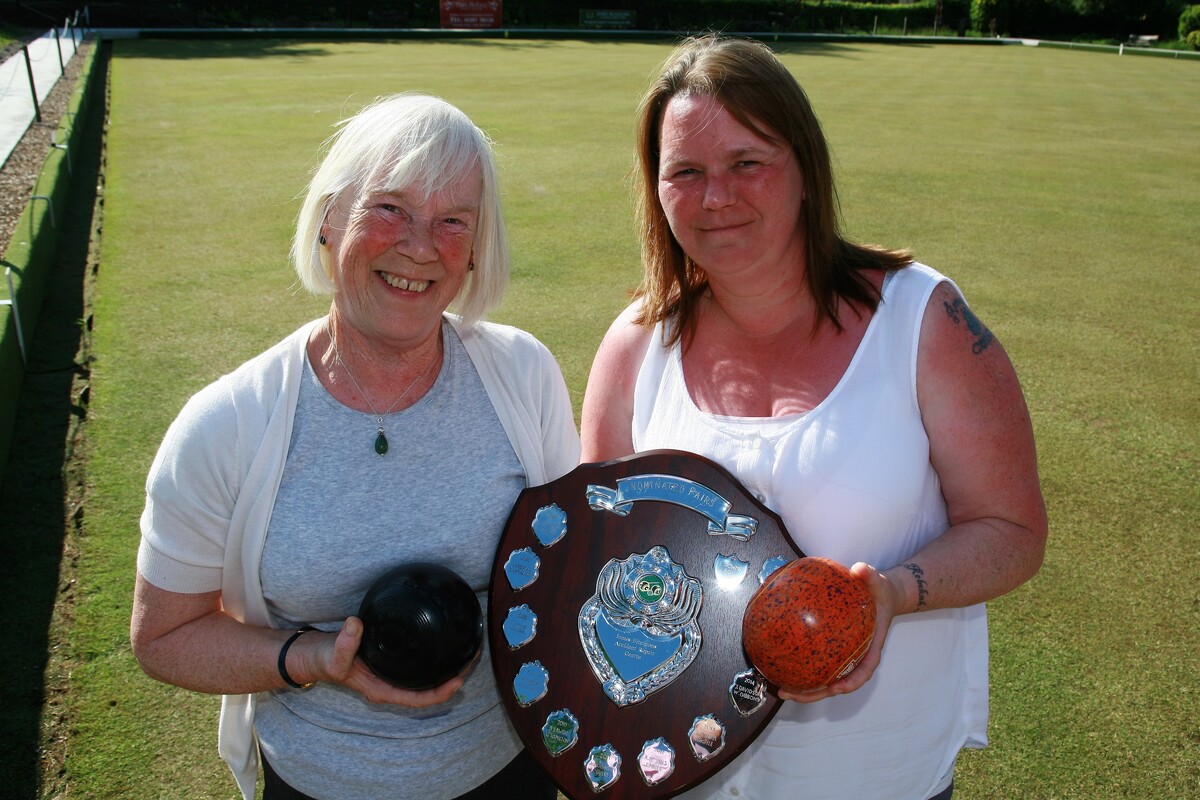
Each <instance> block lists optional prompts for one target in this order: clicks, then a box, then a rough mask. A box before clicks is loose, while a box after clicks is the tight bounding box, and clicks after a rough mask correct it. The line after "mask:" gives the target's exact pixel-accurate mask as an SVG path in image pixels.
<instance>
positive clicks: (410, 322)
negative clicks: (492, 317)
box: [321, 169, 483, 347]
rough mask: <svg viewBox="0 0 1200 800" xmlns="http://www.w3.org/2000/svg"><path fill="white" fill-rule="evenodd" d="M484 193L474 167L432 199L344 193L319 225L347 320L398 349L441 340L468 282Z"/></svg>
mask: <svg viewBox="0 0 1200 800" xmlns="http://www.w3.org/2000/svg"><path fill="white" fill-rule="evenodd" d="M482 189H483V180H482V178H481V176H480V174H479V171H478V170H477V169H476V170H472V171H471V172H470V173H467V174H466V175H465V176H464V177H462V178H460V179H459V180H457V181H455V182H453V183H450V184H448V185H447V186H446V187H445V188H444V189H443V190H442V191H440V192H437V193H435V194H433V195H431V196H430V197H428V198H425V197H422V194H423V193H421V192H415V191H412V190H398V191H394V192H386V191H378V192H372V191H366V192H361V193H359V192H354V191H346V192H344V193H343V194H342V196H341V197H339V198H338V200H337V202H336V203H335V204H334V206H333V209H332V210H331V211H330V213H329V216H328V218H327V219H326V220H325V224H324V225H323V226H322V228H321V233H322V235H324V236H325V238H326V239H327V244H326V246H327V247H329V248H330V252H331V254H332V256H333V259H334V265H335V267H334V281H335V284H336V286H335V290H334V296H333V304H334V309H335V311H336V313H337V314H338V315H339V316H340V318H341V320H342V321H343V322H344V323H348V324H349V325H351V326H352V327H354V328H355V329H356V330H357V331H358V332H359V333H360V334H362V335H364V336H368V337H372V338H379V339H381V340H385V341H388V342H389V343H391V344H392V345H393V346H400V347H404V346H415V345H417V344H419V343H421V342H422V341H425V340H427V338H428V337H431V336H434V335H436V333H437V331H438V330H440V325H441V315H442V312H443V311H445V310H446V307H447V306H449V305H450V303H451V302H452V301H453V300H454V298H455V297H457V296H458V292H459V289H461V288H462V285H463V282H464V281H465V280H466V276H467V270H468V265H469V264H470V262H471V258H472V248H473V247H474V244H475V233H476V230H477V228H478V223H479V204H480V197H481V196H482Z"/></svg>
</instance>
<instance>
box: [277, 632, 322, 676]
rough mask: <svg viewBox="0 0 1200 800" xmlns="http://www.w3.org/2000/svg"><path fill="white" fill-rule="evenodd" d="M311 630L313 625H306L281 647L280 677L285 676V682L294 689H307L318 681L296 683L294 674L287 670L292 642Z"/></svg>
mask: <svg viewBox="0 0 1200 800" xmlns="http://www.w3.org/2000/svg"><path fill="white" fill-rule="evenodd" d="M311 630H313V627H312V626H311V625H305V626H304V627H303V628H301V629H300V630H298V631H296V632H295V633H293V634H292V635H291V636H289V637H288V640H287V641H286V642H284V643H283V647H281V648H279V677H281V678H283V682H284V683H286V684H287V685H288V686H291V687H292V688H293V689H307V688H308V687H310V686H312V685H313V684H314V683H316V681H312V682H311V683H296V682H295V681H294V680H292V676H291V675H288V671H287V652H288V648H290V647H291V646H292V642H294V641H296V640H297V639H299V638H300V637H301V636H303V635H304V634H306V633H308V632H309V631H311Z"/></svg>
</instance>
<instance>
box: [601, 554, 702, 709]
mask: <svg viewBox="0 0 1200 800" xmlns="http://www.w3.org/2000/svg"><path fill="white" fill-rule="evenodd" d="M703 600H704V588H703V584H702V583H701V582H700V581H699V580H697V579H695V578H693V577H691V576H690V575H688V574H687V573H686V572H684V570H683V567H682V566H681V565H679V564H676V563H675V562H673V561H672V560H671V554H670V553H668V552H667V549H666V548H665V547H661V546H657V545H656V546H654V547H651V548H650V550H649V552H647V553H645V554H641V555H639V554H637V553H634V554H631V555H630V556H629V557H628V558H626V559H625V560H623V561H621V560H618V559H615V558H614V559H612V560H610V561H609V562H608V563H607V564H605V565H604V568H603V569H601V570H600V574H599V575H598V576H597V578H596V593H595V594H594V595H592V597H591V598H590V599H588V601H587V602H586V603H584V604H583V608H581V609H580V611H579V640H580V641H581V642H582V643H583V651H584V654H585V655H586V656H587V660H588V663H589V664H590V665H591V667H592V672H593V673H595V675H596V679H597V680H599V681H600V684H601V686H603V687H604V693H605V694H607V695H608V696H609V698H610V699H611V700H612V701H613V702H614V703H616V704H617V705H618V706H627V705H631V704H633V703H638V702H641V701H642V700H645V699H646V696H647V695H649V694H652V693H654V692H656V691H658V690H659V689H661V688H663V687H664V686H667V685H669V684H670V683H671V682H672V681H674V680H675V679H676V678H677V677H679V675H681V674H682V673H683V671H684V670H686V669H687V668H688V667H689V666H690V665H691V663H692V662H693V661H694V660H695V659H696V656H697V655H698V654H699V652H700V640H701V634H700V625H699V623H698V622H697V621H696V618H697V617H698V616H699V614H700V606H701V604H702V603H703Z"/></svg>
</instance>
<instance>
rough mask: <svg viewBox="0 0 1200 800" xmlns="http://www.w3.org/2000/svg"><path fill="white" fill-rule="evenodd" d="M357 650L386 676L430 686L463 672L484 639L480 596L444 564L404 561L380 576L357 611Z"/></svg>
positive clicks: (414, 686)
mask: <svg viewBox="0 0 1200 800" xmlns="http://www.w3.org/2000/svg"><path fill="white" fill-rule="evenodd" d="M358 616H359V618H360V619H361V620H362V622H363V638H362V643H361V644H360V645H359V649H358V654H359V656H360V657H361V658H362V660H363V661H365V662H366V663H367V666H369V667H370V668H371V670H372V671H373V672H374V673H375V674H376V675H378V676H379V677H381V678H383V679H384V680H386V681H388V682H390V683H392V684H394V685H395V686H399V687H401V688H404V689H430V688H433V687H434V686H440V685H441V684H443V683H445V682H446V681H448V680H450V679H451V678H453V677H454V676H455V675H458V673H460V672H462V670H463V668H464V667H466V665H467V664H468V663H470V661H471V659H473V658H474V657H475V654H476V653H477V652H479V646H480V644H481V643H482V642H483V610H482V609H481V608H480V606H479V599H478V598H476V597H475V592H473V591H471V587H470V586H468V585H467V583H466V581H464V580H463V579H462V578H460V577H459V576H458V574H457V573H456V572H454V570H452V569H448V568H447V567H443V566H442V565H440V564H427V563H412V564H401V565H400V566H398V567H395V568H393V569H390V570H388V571H387V572H385V573H384V574H383V575H381V576H380V577H379V578H378V579H377V580H376V581H375V583H373V584H372V585H371V588H370V589H368V590H367V594H366V596H364V597H363V601H362V605H361V606H360V607H359V609H358Z"/></svg>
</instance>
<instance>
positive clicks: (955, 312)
mask: <svg viewBox="0 0 1200 800" xmlns="http://www.w3.org/2000/svg"><path fill="white" fill-rule="evenodd" d="M942 305H943V306H945V308H946V316H948V317H950V319H952V320H954V323H955V324H956V325H957V324H959V323H962V322H965V323H966V325H967V330H969V331H970V332H971V335H972V336H974V337H975V342H974V344H972V345H971V352H972V353H974V354H975V355H979V354H980V353H982V352H983V351H984V350H987V349H988V345H990V344H991V343H992V338H993V337H992V332H991V331H989V330H988V329H987V328H986V327H984V324H983V323H982V322H980V321H979V317H977V316H975V314H974V313H973V312H972V311H971V309H970V307H969V306H968V305H967V304H966V303H964V302H963V300H962V298H961V297H959V298H955V300H954V302H953V303H947V302H945V301H943V302H942Z"/></svg>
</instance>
